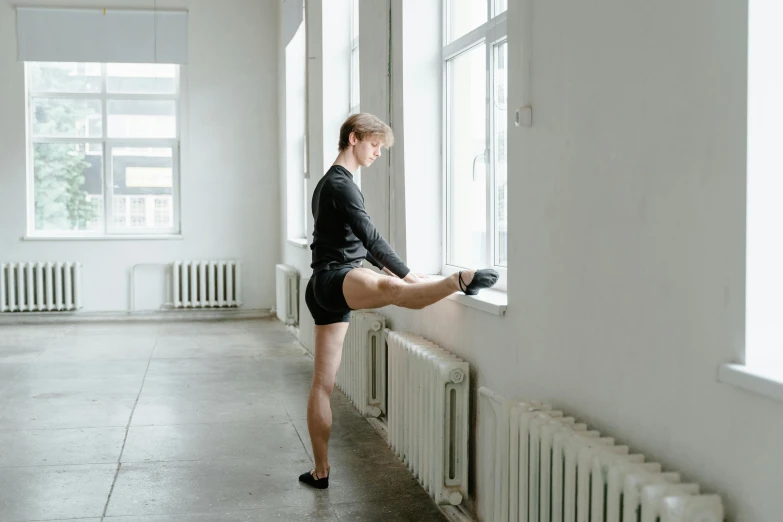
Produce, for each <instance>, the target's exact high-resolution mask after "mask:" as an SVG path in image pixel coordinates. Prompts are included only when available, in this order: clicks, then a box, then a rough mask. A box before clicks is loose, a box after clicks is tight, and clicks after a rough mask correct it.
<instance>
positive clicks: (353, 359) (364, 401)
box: [336, 311, 386, 417]
mask: <svg viewBox="0 0 783 522" xmlns="http://www.w3.org/2000/svg"><path fill="white" fill-rule="evenodd" d="M385 328H386V319H385V318H384V317H383V316H382V315H378V314H376V313H372V312H363V311H357V312H351V320H350V324H349V326H348V332H347V333H346V335H345V343H344V344H343V356H342V359H341V360H340V368H339V370H338V371H337V379H336V384H337V387H338V388H340V389H341V390H342V391H343V393H345V395H346V397H348V399H350V401H351V402H352V403H353V405H354V406H355V407H356V409H357V410H359V412H361V414H362V415H364V416H365V417H380V416H381V415H383V414H385V413H386V341H385V339H384V329H385Z"/></svg>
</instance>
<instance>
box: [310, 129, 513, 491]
mask: <svg viewBox="0 0 783 522" xmlns="http://www.w3.org/2000/svg"><path fill="white" fill-rule="evenodd" d="M393 143H394V134H393V133H392V130H391V128H390V127H389V126H388V125H386V124H385V123H384V122H382V121H381V120H380V119H378V118H377V117H375V116H373V115H371V114H366V113H360V114H354V115H352V116H350V117H349V118H348V119H347V120H346V121H345V123H343V125H342V127H341V128H340V142H339V146H338V148H339V154H338V155H337V159H335V161H334V164H333V165H332V166H331V168H329V170H328V171H327V172H326V174H325V175H324V177H323V178H321V180H320V181H319V182H318V184H317V186H316V187H315V191H314V193H313V201H312V211H313V217H314V218H315V225H314V230H313V243H312V245H311V246H310V248H311V250H312V264H311V265H310V266H311V268H312V269H313V275H312V276H311V277H310V282H309V283H308V284H307V289H306V290H305V302H306V303H307V308H308V309H309V310H310V313H311V314H312V316H313V319H314V321H315V361H314V366H315V367H314V371H313V382H312V386H311V388H310V396H309V398H308V401H307V428H308V431H309V432H310V440H311V441H312V445H313V457H314V459H315V468H314V469H312V470H310V471H308V472H307V473H303V474H302V475H300V477H299V481H300V482H303V483H305V484H308V485H310V486H313V487H315V488H318V489H326V488H327V487H329V472H330V468H329V459H328V455H327V453H328V444H329V435H330V434H331V429H332V409H331V405H330V399H331V396H332V390H333V389H334V381H335V377H336V375H337V370H338V369H339V368H340V359H341V357H342V349H343V341H344V340H345V335H346V333H347V331H348V322H349V320H350V317H351V310H362V309H373V308H383V307H385V306H389V305H395V306H399V307H402V308H410V309H413V310H420V309H422V308H424V307H425V306H429V305H431V304H433V303H436V302H438V301H440V300H441V299H444V298H446V297H448V296H449V295H451V294H453V293H455V292H458V291H462V292H464V293H465V294H467V295H475V294H477V293H478V291H479V290H480V289H482V288H489V287H491V286H493V285H494V284H495V283H496V282H497V279H498V273H497V272H496V271H495V270H492V269H483V270H462V271H461V272H458V273H455V274H453V275H451V276H449V277H446V278H444V279H442V280H428V278H427V276H425V275H422V274H416V273H413V272H411V270H410V269H409V268H408V267H407V266H406V265H405V263H404V262H403V261H402V259H400V257H399V256H398V255H397V254H396V253H395V252H394V250H392V248H391V246H389V243H388V242H387V241H386V240H385V239H383V238H382V237H381V236H380V234H379V233H378V231H377V230H376V229H375V226H374V225H373V223H372V221H371V220H370V216H369V215H368V214H367V212H366V211H365V209H364V196H363V195H362V193H361V191H360V190H359V187H358V186H357V185H356V183H354V180H353V173H354V172H356V171H357V170H358V169H359V167H365V168H366V167H369V166H370V165H372V164H373V162H374V161H375V160H377V159H378V158H380V157H381V147H384V146H385V147H386V148H387V149H388V148H389V147H391V146H392V145H393ZM364 259H367V261H369V262H370V263H371V264H372V265H374V266H376V267H377V268H379V269H380V270H382V271H383V272H385V274H379V273H377V272H375V271H373V270H370V269H367V268H362V261H363V260H364Z"/></svg>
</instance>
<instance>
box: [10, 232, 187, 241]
mask: <svg viewBox="0 0 783 522" xmlns="http://www.w3.org/2000/svg"><path fill="white" fill-rule="evenodd" d="M150 239H151V240H165V239H169V240H172V239H173V240H180V239H185V237H184V236H183V235H182V234H159V235H133V234H127V235H116V236H23V237H22V241H146V240H150Z"/></svg>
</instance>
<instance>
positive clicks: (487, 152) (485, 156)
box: [473, 149, 489, 181]
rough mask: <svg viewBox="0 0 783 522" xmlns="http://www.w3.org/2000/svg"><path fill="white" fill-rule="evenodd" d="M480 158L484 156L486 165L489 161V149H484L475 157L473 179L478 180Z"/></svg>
mask: <svg viewBox="0 0 783 522" xmlns="http://www.w3.org/2000/svg"><path fill="white" fill-rule="evenodd" d="M479 158H482V159H483V160H484V165H486V164H487V163H488V162H489V149H484V152H482V153H481V154H479V155H478V156H476V157H475V158H473V181H476V161H477V160H478V159H479Z"/></svg>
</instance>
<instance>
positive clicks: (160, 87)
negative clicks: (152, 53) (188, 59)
mask: <svg viewBox="0 0 783 522" xmlns="http://www.w3.org/2000/svg"><path fill="white" fill-rule="evenodd" d="M106 74H107V90H108V91H109V92H110V93H122V94H175V93H176V92H177V66H176V65H168V64H142V63H110V64H108V65H107V66H106Z"/></svg>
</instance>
